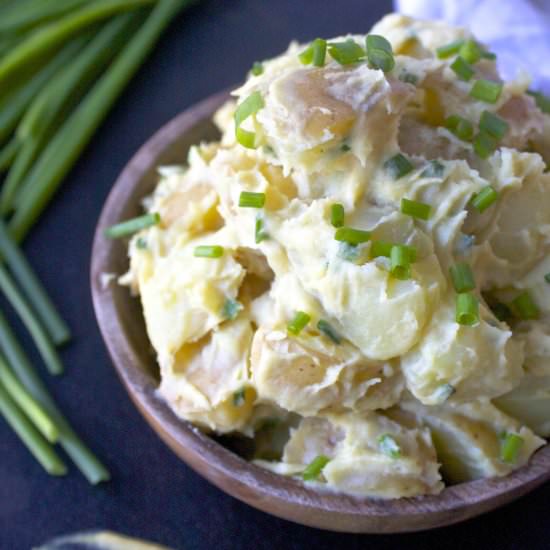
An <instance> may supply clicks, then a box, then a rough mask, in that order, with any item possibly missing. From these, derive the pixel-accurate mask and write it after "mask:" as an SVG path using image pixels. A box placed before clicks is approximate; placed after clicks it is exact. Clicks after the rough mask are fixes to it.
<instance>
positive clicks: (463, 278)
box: [449, 262, 476, 292]
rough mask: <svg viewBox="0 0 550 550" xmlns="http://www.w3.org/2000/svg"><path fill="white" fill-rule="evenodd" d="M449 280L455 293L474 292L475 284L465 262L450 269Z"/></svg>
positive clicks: (470, 270)
mask: <svg viewBox="0 0 550 550" xmlns="http://www.w3.org/2000/svg"><path fill="white" fill-rule="evenodd" d="M449 271H450V273H451V280H452V281H453V286H454V289H455V290H456V291H457V292H468V291H469V290H474V288H475V287H476V283H475V281H474V274H473V273H472V269H471V268H470V266H469V265H468V264H467V263H466V262H460V263H458V264H455V265H453V266H451V267H450V269H449Z"/></svg>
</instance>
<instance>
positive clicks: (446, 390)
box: [434, 384, 456, 404]
mask: <svg viewBox="0 0 550 550" xmlns="http://www.w3.org/2000/svg"><path fill="white" fill-rule="evenodd" d="M455 392H456V389H455V388H454V386H451V384H442V385H441V386H439V387H438V388H437V389H436V390H435V392H434V394H435V397H436V399H437V402H438V403H439V404H441V403H445V401H447V399H449V397H451V395H453V393H455Z"/></svg>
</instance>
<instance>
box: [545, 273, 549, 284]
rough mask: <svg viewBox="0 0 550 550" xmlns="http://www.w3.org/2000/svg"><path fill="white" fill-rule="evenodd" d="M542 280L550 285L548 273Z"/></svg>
mask: <svg viewBox="0 0 550 550" xmlns="http://www.w3.org/2000/svg"><path fill="white" fill-rule="evenodd" d="M544 280H545V281H546V282H547V283H549V284H550V273H547V274H546V275H545V276H544Z"/></svg>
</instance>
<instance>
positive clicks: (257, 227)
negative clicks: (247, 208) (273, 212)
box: [254, 216, 269, 244]
mask: <svg viewBox="0 0 550 550" xmlns="http://www.w3.org/2000/svg"><path fill="white" fill-rule="evenodd" d="M266 239H269V234H268V233H267V232H266V230H265V222H264V219H263V218H262V217H260V216H258V217H257V218H256V223H255V224H254V242H255V243H256V244H258V243H261V242H262V241H265V240H266Z"/></svg>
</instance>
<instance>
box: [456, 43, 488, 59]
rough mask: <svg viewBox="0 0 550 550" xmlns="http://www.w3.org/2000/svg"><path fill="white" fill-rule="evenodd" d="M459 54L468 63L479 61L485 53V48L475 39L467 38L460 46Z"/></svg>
mask: <svg viewBox="0 0 550 550" xmlns="http://www.w3.org/2000/svg"><path fill="white" fill-rule="evenodd" d="M458 54H459V56H460V57H462V58H463V59H464V61H466V62H467V63H471V64H472V65H473V64H474V63H477V62H478V61H479V60H480V59H481V56H482V55H483V49H482V48H481V46H480V45H479V44H478V43H477V42H476V41H475V40H466V41H465V42H464V44H462V46H461V47H460V50H459V52H458Z"/></svg>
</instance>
